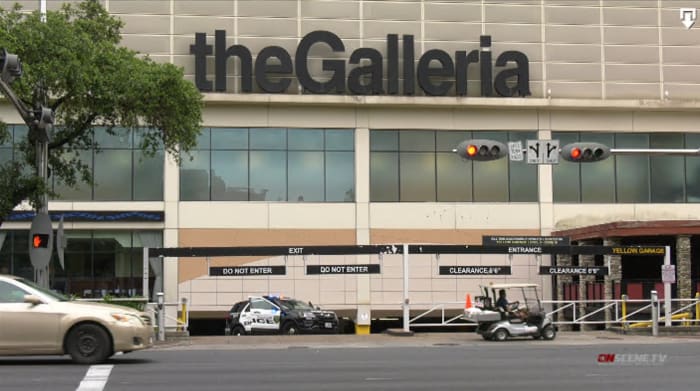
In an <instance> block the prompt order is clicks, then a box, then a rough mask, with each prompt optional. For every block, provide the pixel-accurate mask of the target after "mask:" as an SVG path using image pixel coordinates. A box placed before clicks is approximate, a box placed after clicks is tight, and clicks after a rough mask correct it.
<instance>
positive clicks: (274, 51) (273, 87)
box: [255, 46, 292, 93]
mask: <svg viewBox="0 0 700 391" xmlns="http://www.w3.org/2000/svg"><path fill="white" fill-rule="evenodd" d="M270 58H276V59H278V60H279V62H280V63H279V64H268V63H267V60H268V59H270ZM266 73H277V74H283V75H288V74H290V73H292V57H290V56H289V53H287V51H286V50H284V49H283V48H281V47H279V46H268V47H266V48H265V49H263V50H261V51H260V53H258V57H257V58H256V59H255V81H256V83H258V87H260V89H261V90H263V91H265V92H270V93H277V92H284V91H285V90H286V89H287V88H288V87H289V83H291V82H292V81H291V80H289V78H286V77H281V78H280V80H279V81H277V82H274V81H270V80H268V79H267V77H266V75H265V74H266Z"/></svg>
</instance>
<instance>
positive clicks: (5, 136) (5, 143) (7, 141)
mask: <svg viewBox="0 0 700 391" xmlns="http://www.w3.org/2000/svg"><path fill="white" fill-rule="evenodd" d="M0 147H6V148H7V147H10V148H11V147H12V125H7V128H5V131H4V132H3V133H0Z"/></svg>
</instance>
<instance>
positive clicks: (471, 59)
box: [455, 50, 479, 96]
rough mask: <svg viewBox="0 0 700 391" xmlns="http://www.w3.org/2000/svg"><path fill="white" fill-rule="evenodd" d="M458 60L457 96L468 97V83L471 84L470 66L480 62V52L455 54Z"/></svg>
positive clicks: (461, 51) (456, 71)
mask: <svg viewBox="0 0 700 391" xmlns="http://www.w3.org/2000/svg"><path fill="white" fill-rule="evenodd" d="M455 57H456V58H457V66H456V68H457V69H456V70H455V75H456V76H455V80H456V84H457V95H459V96H466V95H467V83H468V82H469V77H468V75H469V73H468V72H469V64H474V63H477V62H479V51H478V50H472V51H471V52H469V55H467V52H465V51H463V50H460V51H458V52H457V53H455Z"/></svg>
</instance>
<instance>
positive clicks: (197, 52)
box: [190, 33, 212, 92]
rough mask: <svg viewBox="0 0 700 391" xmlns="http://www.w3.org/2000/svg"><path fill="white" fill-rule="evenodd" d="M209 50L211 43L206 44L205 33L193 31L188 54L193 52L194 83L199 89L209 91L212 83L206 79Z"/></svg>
mask: <svg viewBox="0 0 700 391" xmlns="http://www.w3.org/2000/svg"><path fill="white" fill-rule="evenodd" d="M211 52H212V49H211V45H207V35H206V34H205V33H194V45H190V54H194V85H196V86H197V88H198V89H199V90H200V91H205V92H208V91H211V87H212V85H211V84H212V83H211V81H210V80H207V56H208V55H210V54H211Z"/></svg>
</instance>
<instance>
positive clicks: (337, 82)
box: [294, 31, 345, 94]
mask: <svg viewBox="0 0 700 391" xmlns="http://www.w3.org/2000/svg"><path fill="white" fill-rule="evenodd" d="M319 42H323V43H326V44H328V46H330V47H331V49H332V50H333V51H334V52H342V51H345V45H343V41H341V40H340V38H338V36H337V35H335V34H333V33H331V32H328V31H312V32H310V33H308V34H306V36H304V38H302V40H301V42H299V46H298V47H297V52H296V55H295V58H294V62H295V67H296V69H297V78H299V84H301V86H302V87H304V88H305V89H306V90H308V91H309V92H312V93H315V94H325V93H328V92H330V91H332V90H333V89H335V91H336V92H338V93H343V92H344V91H345V62H344V61H342V60H323V70H324V71H333V77H331V79H330V80H329V81H327V82H325V83H321V82H318V81H316V80H314V79H313V78H312V77H311V75H310V74H309V68H308V64H307V61H308V57H309V50H310V49H311V46H313V45H314V44H315V43H319Z"/></svg>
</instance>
